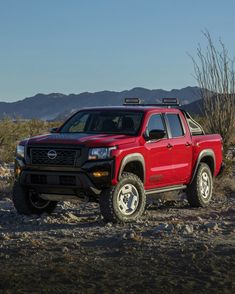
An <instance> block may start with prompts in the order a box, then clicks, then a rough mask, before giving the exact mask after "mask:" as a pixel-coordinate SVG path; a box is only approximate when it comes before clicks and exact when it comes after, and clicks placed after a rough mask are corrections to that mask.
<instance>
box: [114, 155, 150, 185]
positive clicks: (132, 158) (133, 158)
mask: <svg viewBox="0 0 235 294" xmlns="http://www.w3.org/2000/svg"><path fill="white" fill-rule="evenodd" d="M133 161H138V162H140V163H141V165H142V168H143V183H145V160H144V156H143V155H142V154H141V153H132V154H128V155H126V156H125V157H124V158H123V159H122V161H121V164H120V168H119V172H118V180H120V178H121V175H122V172H123V170H124V168H125V166H126V165H127V164H128V163H130V162H133Z"/></svg>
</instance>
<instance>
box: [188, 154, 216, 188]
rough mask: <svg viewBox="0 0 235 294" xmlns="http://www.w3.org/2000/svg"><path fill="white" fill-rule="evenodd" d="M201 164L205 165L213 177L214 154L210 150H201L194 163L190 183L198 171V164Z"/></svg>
mask: <svg viewBox="0 0 235 294" xmlns="http://www.w3.org/2000/svg"><path fill="white" fill-rule="evenodd" d="M201 162H204V163H206V164H207V165H208V166H209V168H210V170H211V174H212V176H214V172H215V164H216V162H215V153H214V151H213V150H212V149H205V150H202V151H201V152H200V153H199V155H198V158H197V161H196V164H195V167H194V171H193V176H192V179H191V182H190V183H192V181H193V180H194V178H195V175H196V173H197V170H198V167H199V164H200V163H201Z"/></svg>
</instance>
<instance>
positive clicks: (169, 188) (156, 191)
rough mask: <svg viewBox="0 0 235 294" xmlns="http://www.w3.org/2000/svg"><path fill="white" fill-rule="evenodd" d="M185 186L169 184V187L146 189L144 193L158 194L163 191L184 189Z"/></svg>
mask: <svg viewBox="0 0 235 294" xmlns="http://www.w3.org/2000/svg"><path fill="white" fill-rule="evenodd" d="M185 188H187V186H185V185H178V186H170V187H165V188H157V189H151V190H146V191H145V194H146V195H150V194H158V193H164V192H171V191H177V190H184V189H185Z"/></svg>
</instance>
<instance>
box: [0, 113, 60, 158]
mask: <svg viewBox="0 0 235 294" xmlns="http://www.w3.org/2000/svg"><path fill="white" fill-rule="evenodd" d="M59 125H60V123H59V122H45V121H40V120H28V121H22V120H14V121H13V120H12V119H10V118H4V119H3V120H0V162H13V160H14V155H15V148H16V145H17V143H18V142H19V141H20V140H22V139H25V138H29V137H32V136H36V135H40V134H45V133H48V131H49V129H51V128H53V127H58V126H59Z"/></svg>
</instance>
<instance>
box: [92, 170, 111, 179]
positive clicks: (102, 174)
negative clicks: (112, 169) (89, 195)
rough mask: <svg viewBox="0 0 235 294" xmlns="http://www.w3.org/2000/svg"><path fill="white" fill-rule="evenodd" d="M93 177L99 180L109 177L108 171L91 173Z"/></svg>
mask: <svg viewBox="0 0 235 294" xmlns="http://www.w3.org/2000/svg"><path fill="white" fill-rule="evenodd" d="M92 174H93V176H94V177H96V178H100V177H107V176H108V175H109V172H108V171H96V172H93V173H92Z"/></svg>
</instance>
